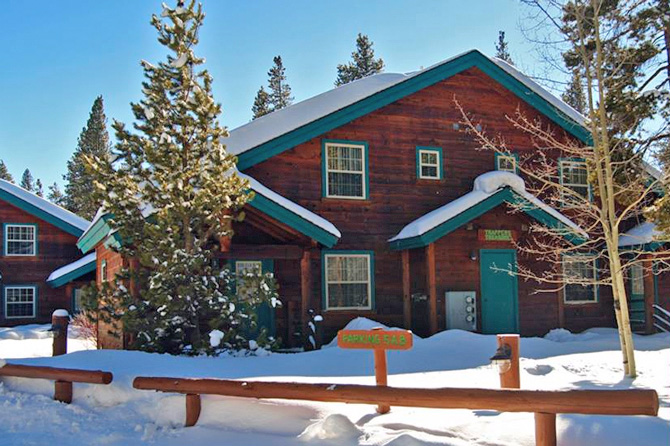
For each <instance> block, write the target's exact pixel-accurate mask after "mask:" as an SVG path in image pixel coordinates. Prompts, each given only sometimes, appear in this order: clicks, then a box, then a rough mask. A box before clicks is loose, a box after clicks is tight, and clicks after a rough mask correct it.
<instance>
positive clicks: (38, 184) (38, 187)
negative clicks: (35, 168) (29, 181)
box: [35, 178, 44, 197]
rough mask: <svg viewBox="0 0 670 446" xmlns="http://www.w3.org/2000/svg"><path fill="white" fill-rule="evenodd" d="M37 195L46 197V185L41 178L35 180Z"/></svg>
mask: <svg viewBox="0 0 670 446" xmlns="http://www.w3.org/2000/svg"><path fill="white" fill-rule="evenodd" d="M35 195H37V196H38V197H44V187H43V186H42V180H40V179H39V178H38V179H37V180H36V181H35Z"/></svg>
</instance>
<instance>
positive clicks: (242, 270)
mask: <svg viewBox="0 0 670 446" xmlns="http://www.w3.org/2000/svg"><path fill="white" fill-rule="evenodd" d="M262 272H263V263H262V262H259V261H249V260H240V261H237V262H235V283H236V285H237V295H238V296H239V297H241V298H243V299H248V298H249V297H251V294H252V292H253V291H252V290H251V289H250V288H249V286H248V285H247V284H245V280H244V279H245V276H246V275H247V274H253V275H254V276H257V275H260V274H261V273H262Z"/></svg>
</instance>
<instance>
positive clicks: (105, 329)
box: [95, 242, 124, 349]
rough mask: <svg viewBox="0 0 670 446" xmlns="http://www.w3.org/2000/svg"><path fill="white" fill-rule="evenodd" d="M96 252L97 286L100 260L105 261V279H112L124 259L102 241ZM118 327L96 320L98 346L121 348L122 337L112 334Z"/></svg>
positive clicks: (118, 330) (100, 280) (99, 276)
mask: <svg viewBox="0 0 670 446" xmlns="http://www.w3.org/2000/svg"><path fill="white" fill-rule="evenodd" d="M95 253H96V268H95V271H96V278H95V283H96V284H97V285H98V288H99V287H100V286H101V285H102V275H101V274H100V265H102V262H103V261H105V262H107V280H108V281H112V280H113V279H114V276H115V275H116V274H117V273H120V272H121V269H122V268H123V265H124V260H123V257H122V256H121V254H119V253H117V252H114V251H112V250H111V249H109V248H106V247H105V246H104V243H103V242H101V243H98V245H97V246H96V247H95ZM119 332H120V329H119V327H117V326H115V325H113V324H110V323H107V322H104V321H102V320H100V321H98V348H105V349H122V348H124V342H123V337H121V336H117V335H114V333H119Z"/></svg>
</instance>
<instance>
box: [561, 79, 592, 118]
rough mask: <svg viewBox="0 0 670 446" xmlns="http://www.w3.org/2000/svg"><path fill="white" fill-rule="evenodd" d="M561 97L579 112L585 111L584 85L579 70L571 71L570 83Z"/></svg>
mask: <svg viewBox="0 0 670 446" xmlns="http://www.w3.org/2000/svg"><path fill="white" fill-rule="evenodd" d="M561 99H563V101H565V103H566V104H568V105H569V106H571V107H572V108H574V109H575V110H577V111H578V112H579V113H582V114H584V113H585V112H586V96H585V95H584V85H583V82H582V77H581V74H580V73H579V70H574V71H573V72H572V76H571V77H570V83H569V84H568V86H567V87H566V89H565V91H564V92H563V94H562V95H561Z"/></svg>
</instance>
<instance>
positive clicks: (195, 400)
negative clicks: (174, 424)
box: [184, 393, 200, 427]
mask: <svg viewBox="0 0 670 446" xmlns="http://www.w3.org/2000/svg"><path fill="white" fill-rule="evenodd" d="M198 418H200V395H198V394H194V393H187V394H186V423H185V424H184V426H185V427H191V426H195V423H197V422H198Z"/></svg>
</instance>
